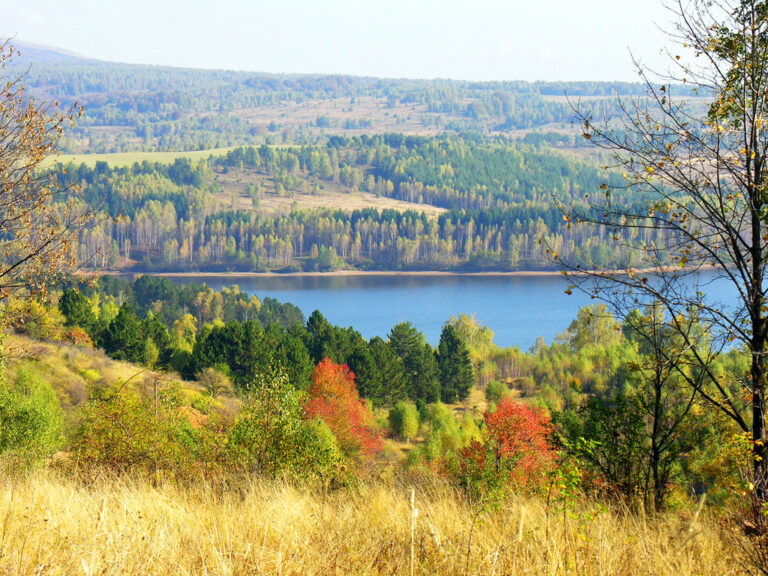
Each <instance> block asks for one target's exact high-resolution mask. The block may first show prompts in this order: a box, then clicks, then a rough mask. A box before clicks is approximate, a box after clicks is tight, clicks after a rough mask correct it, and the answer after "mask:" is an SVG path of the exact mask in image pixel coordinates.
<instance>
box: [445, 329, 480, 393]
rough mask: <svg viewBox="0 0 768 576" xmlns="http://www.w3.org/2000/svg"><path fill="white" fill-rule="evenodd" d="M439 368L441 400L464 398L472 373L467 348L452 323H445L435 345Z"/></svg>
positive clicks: (471, 380) (468, 388)
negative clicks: (438, 341) (438, 340)
mask: <svg viewBox="0 0 768 576" xmlns="http://www.w3.org/2000/svg"><path fill="white" fill-rule="evenodd" d="M437 362H438V367H439V369H440V396H441V399H442V401H443V402H455V401H456V400H466V399H467V397H468V396H469V392H470V390H472V384H473V383H474V374H473V371H472V360H471V359H470V358H469V350H467V346H466V344H465V343H464V341H463V340H462V339H461V338H460V337H459V333H458V331H457V330H456V328H455V327H454V326H453V324H449V323H446V324H445V326H443V332H442V334H440V343H439V344H438V346H437Z"/></svg>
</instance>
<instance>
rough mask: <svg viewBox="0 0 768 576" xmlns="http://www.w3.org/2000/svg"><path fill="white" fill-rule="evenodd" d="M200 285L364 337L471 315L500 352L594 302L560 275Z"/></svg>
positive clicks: (426, 328) (549, 335)
mask: <svg viewBox="0 0 768 576" xmlns="http://www.w3.org/2000/svg"><path fill="white" fill-rule="evenodd" d="M176 280H178V281H179V282H191V281H194V282H197V283H202V282H205V283H206V284H208V286H211V287H212V288H214V289H216V290H218V289H220V288H221V287H222V286H231V285H233V284H237V285H238V286H239V287H240V289H241V290H243V291H246V292H248V293H252V294H256V295H257V296H259V297H260V298H264V297H266V296H269V297H271V298H276V299H277V300H280V301H281V302H291V303H293V304H295V305H297V306H298V307H299V308H301V310H302V312H304V315H305V316H309V315H310V314H311V313H312V311H313V310H319V311H320V312H321V313H322V314H323V315H324V316H325V317H326V318H327V319H328V320H329V321H330V322H332V323H333V324H338V325H340V326H353V327H354V328H355V329H356V330H358V331H359V332H360V333H361V334H362V335H363V336H364V337H366V338H372V337H373V336H381V337H386V335H387V333H388V332H389V330H390V328H392V326H393V325H395V324H396V323H398V322H402V321H409V322H412V323H413V324H414V325H415V326H416V327H417V328H418V329H419V330H421V331H422V332H424V334H425V335H426V337H427V339H428V340H429V341H430V342H431V343H432V344H433V345H435V344H437V342H438V340H439V339H440V330H441V329H442V326H443V324H444V323H445V321H446V320H448V317H449V316H455V315H458V314H460V313H464V314H470V315H474V316H475V317H476V318H477V319H478V321H479V322H480V323H482V324H483V325H485V326H488V327H490V328H491V329H492V330H493V332H494V341H495V342H496V344H498V345H500V346H519V347H520V348H522V349H528V348H529V347H531V346H532V345H533V344H534V343H535V342H536V339H537V338H538V337H539V336H543V337H544V339H545V340H546V341H547V342H551V341H552V340H553V339H554V338H555V336H556V335H557V334H559V333H561V332H562V331H563V330H565V329H566V328H567V327H568V325H569V324H570V322H571V320H573V318H575V316H576V313H577V312H578V309H579V308H581V307H582V306H586V305H589V304H592V303H594V301H592V300H590V299H589V297H588V296H586V295H584V294H582V293H579V292H574V293H573V295H571V296H569V295H567V294H565V289H566V287H567V283H566V281H565V280H564V279H563V278H562V277H560V276H543V277H540V276H517V277H512V276H322V277H312V276H310V277H301V276H284V277H274V276H271V277H247V278H242V277H241V278H220V277H205V276H203V277H197V278H194V279H193V278H177V279H176ZM705 289H706V290H707V291H714V292H716V293H717V295H718V297H720V298H721V299H722V300H723V301H725V302H733V301H734V300H735V291H734V290H733V289H732V288H731V287H729V286H726V285H725V284H724V283H722V282H714V283H712V284H709V285H707V286H706V288H705Z"/></svg>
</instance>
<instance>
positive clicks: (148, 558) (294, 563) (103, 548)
mask: <svg viewBox="0 0 768 576" xmlns="http://www.w3.org/2000/svg"><path fill="white" fill-rule="evenodd" d="M409 494H410V489H409V488H408V486H405V485H398V484H397V483H395V482H388V481H377V482H374V483H372V484H362V485H360V486H357V487H354V488H345V489H342V490H338V491H331V492H326V493H323V492H321V491H319V490H318V491H314V490H309V489H301V488H297V487H292V486H290V485H287V484H283V483H279V482H266V481H256V480H254V481H253V482H252V483H251V484H249V485H247V486H245V487H243V488H242V489H241V490H222V489H221V487H220V486H214V485H207V486H199V487H196V488H191V489H185V488H179V487H174V486H171V485H163V484H160V485H155V486H153V485H151V484H149V483H146V482H135V481H131V480H127V479H112V480H106V479H96V480H94V481H92V482H90V483H88V484H79V483H77V482H75V481H73V480H71V479H66V478H62V477H60V476H58V475H57V474H55V473H53V472H45V471H42V472H39V473H37V474H36V475H35V476H32V477H29V478H26V479H21V480H5V481H4V482H3V483H2V484H0V574H8V575H17V576H22V575H44V574H45V575H68V576H69V575H75V574H78V575H80V574H81V575H85V576H91V575H96V574H98V575H104V576H107V575H129V574H136V575H138V574H140V575H142V576H152V575H158V576H160V575H162V576H165V575H169V574H172V575H198V574H199V575H208V576H230V575H235V574H286V575H287V574H297V575H298V574H316V575H334V574H339V575H341V574H410V573H413V574H462V575H464V574H466V575H470V574H485V575H494V574H498V575H502V574H516V575H524V574H530V575H544V574H550V575H561V574H562V575H566V574H569V575H570V574H585V575H586V574H589V575H618V574H620V575H623V576H632V575H640V574H642V575H648V574H659V575H661V574H665V575H666V574H669V575H674V576H686V575H699V574H717V575H721V576H726V575H736V574H742V573H743V572H741V570H740V568H739V564H738V562H737V561H736V559H735V558H734V556H733V554H732V552H733V550H732V549H731V548H729V547H728V546H727V545H726V542H725V539H724V538H723V533H722V529H721V528H720V527H719V524H718V522H717V521H716V520H715V519H713V518H710V517H708V516H706V515H701V516H700V517H694V516H693V515H692V514H691V513H685V514H683V513H680V514H673V513H670V514H668V515H665V516H662V517H656V518H652V517H644V516H643V515H633V514H628V513H624V512H622V511H615V510H609V509H607V508H604V507H600V506H597V505H591V504H583V505H581V506H579V507H577V508H576V509H574V510H572V511H571V512H569V513H568V514H566V515H563V514H562V512H557V511H555V510H554V509H553V510H552V513H550V514H548V513H547V509H546V506H545V502H544V500H543V499H531V498H519V499H513V500H512V501H509V502H506V503H504V504H502V505H500V506H499V507H498V508H490V509H488V510H485V511H483V510H482V509H481V508H479V507H474V506H471V505H470V504H469V503H467V501H466V500H465V499H464V498H463V497H461V496H460V495H459V494H457V493H456V492H455V491H454V490H453V489H450V488H448V487H445V486H432V487H429V488H416V491H415V509H416V510H417V512H415V513H413V512H412V510H411V506H410V502H409ZM411 563H413V568H412V569H411ZM411 570H412V572H411Z"/></svg>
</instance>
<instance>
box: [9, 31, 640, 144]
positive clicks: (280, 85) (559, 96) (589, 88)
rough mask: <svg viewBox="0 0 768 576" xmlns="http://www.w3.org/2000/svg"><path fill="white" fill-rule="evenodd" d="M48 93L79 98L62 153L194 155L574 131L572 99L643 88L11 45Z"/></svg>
mask: <svg viewBox="0 0 768 576" xmlns="http://www.w3.org/2000/svg"><path fill="white" fill-rule="evenodd" d="M13 44H14V45H15V46H16V47H18V48H19V49H20V51H21V53H22V57H21V58H20V59H18V60H17V62H16V64H15V65H16V66H19V69H20V70H21V69H23V70H26V69H29V73H28V76H27V79H26V86H27V87H28V89H29V90H30V91H31V92H32V93H33V94H34V95H35V96H36V97H38V99H40V100H53V99H55V100H57V101H59V102H62V103H63V104H65V105H67V104H73V103H75V102H77V103H78V104H82V105H83V106H84V107H85V116H84V118H83V119H82V120H81V121H80V122H79V123H78V125H77V127H76V128H75V130H73V131H72V132H71V133H70V134H68V137H67V138H65V139H64V140H63V141H62V147H63V150H62V151H63V152H69V153H77V154H82V153H86V152H92V153H114V152H151V151H166V152H174V151H189V150H202V149H210V148H226V147H232V146H241V145H260V144H264V143H272V144H284V143H312V142H317V141H318V140H323V139H327V138H328V137H331V136H346V137H349V136H362V135H366V134H384V133H402V134H409V135H435V134H442V133H473V134H479V135H491V136H495V135H501V136H506V137H512V138H521V137H525V136H527V135H528V134H530V133H532V132H533V133H551V134H559V135H563V134H565V135H569V136H572V135H574V134H576V133H577V132H578V127H574V126H573V125H572V119H573V115H574V114H573V109H572V107H571V103H570V102H569V101H568V97H567V96H566V95H569V96H570V97H573V98H579V99H580V101H581V103H582V106H583V107H586V108H587V109H588V110H590V111H593V112H595V113H598V112H599V111H601V110H602V109H604V108H606V107H611V106H615V101H614V97H615V95H616V94H617V93H621V94H632V95H634V96H638V95H640V96H641V95H643V94H644V87H643V86H642V85H641V84H632V83H619V82H616V83H612V82H533V83H531V82H522V81H503V82H468V81H461V80H445V79H437V80H403V79H391V78H370V77H354V76H341V75H321V74H311V75H298V74H265V73H258V72H235V71H227V70H200V69H190V68H173V67H169V66H150V65H139V64H124V63H115V62H106V61H101V60H96V59H93V58H88V57H83V56H78V55H76V54H73V53H71V52H68V51H66V50H62V49H60V48H55V47H48V46H39V45H34V44H28V43H25V42H19V41H13Z"/></svg>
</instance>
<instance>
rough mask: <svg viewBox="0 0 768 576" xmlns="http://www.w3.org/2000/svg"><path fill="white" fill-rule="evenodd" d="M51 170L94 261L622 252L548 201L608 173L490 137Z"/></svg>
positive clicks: (530, 258)
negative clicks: (92, 213)
mask: <svg viewBox="0 0 768 576" xmlns="http://www.w3.org/2000/svg"><path fill="white" fill-rule="evenodd" d="M56 170H57V171H58V178H59V181H60V184H61V186H62V188H68V187H72V186H75V185H78V186H81V187H82V190H83V196H84V201H85V202H86V204H87V205H88V206H90V207H96V208H97V209H98V211H99V215H98V216H97V217H96V219H95V220H94V222H93V225H92V226H91V227H90V228H89V229H88V230H86V231H85V232H84V233H83V234H82V237H81V250H80V256H81V260H82V261H84V262H85V261H88V262H91V263H92V265H96V266H99V267H111V268H121V269H125V268H134V269H141V270H188V271H189V270H202V271H205V270H232V271H267V270H286V271H301V270H335V269H342V268H353V269H364V270H388V269H395V270H409V269H410V270H413V269H437V270H518V269H541V268H548V267H552V265H553V263H552V258H551V257H550V255H549V254H547V252H546V251H547V249H549V250H554V251H557V252H559V253H560V254H562V255H564V256H568V257H572V258H573V259H574V260H575V261H577V262H581V263H582V264H583V265H584V266H589V265H594V264H595V263H598V264H605V263H608V262H612V263H615V264H616V265H620V264H622V263H627V262H629V261H630V260H631V258H632V253H631V252H629V251H627V250H625V249H624V248H623V247H622V245H621V243H620V242H618V241H613V242H610V241H608V242H606V238H608V236H606V235H605V234H602V233H599V232H598V233H594V232H592V233H591V234H586V233H585V232H586V230H585V229H571V228H570V227H569V226H568V224H569V223H568V222H567V221H565V220H564V218H563V215H562V213H561V211H560V209H559V207H558V204H557V203H558V202H563V201H565V202H570V203H576V204H579V203H583V201H584V200H583V196H584V195H585V194H586V193H588V192H589V191H591V190H599V189H600V187H601V185H602V183H603V182H612V183H614V184H617V183H619V182H620V176H618V175H616V174H613V173H611V172H604V171H602V170H600V169H599V167H598V166H596V165H595V164H594V163H592V162H589V161H583V160H579V159H577V158H574V157H567V156H563V155H561V154H557V153H554V152H552V150H551V149H550V148H549V147H547V146H546V145H541V146H534V145H530V144H524V143H520V142H513V141H509V140H506V139H503V138H481V137H462V136H439V137H416V136H408V137H404V136H402V135H397V134H391V135H383V136H365V137H359V138H341V137H333V138H331V139H330V140H329V141H328V142H327V143H326V144H324V145H312V146H281V147H273V146H267V145H262V146H261V147H259V148H253V147H249V148H239V149H234V150H232V151H230V152H229V153H227V154H226V155H224V156H219V157H212V158H210V159H208V160H203V161H200V162H192V161H189V160H186V159H177V160H176V161H175V162H174V163H173V164H160V163H148V162H143V163H141V164H138V163H137V164H134V165H133V166H131V167H122V168H118V167H115V168H112V167H110V166H109V165H108V164H107V163H104V162H102V163H97V164H96V165H95V166H94V167H93V168H89V167H87V166H86V165H68V166H59V167H57V168H56ZM331 192H333V195H332V196H328V194H329V193H331ZM387 199H389V200H392V201H398V204H393V206H396V207H397V209H395V208H386V206H387V204H386V203H383V202H384V200H387ZM629 200H632V201H633V202H635V203H637V202H640V201H641V200H642V199H641V198H633V199H626V201H629ZM374 202H376V203H374ZM382 203H383V204H382ZM382 205H383V206H384V208H376V207H372V206H382ZM650 239H654V238H650V237H649V240H650Z"/></svg>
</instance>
